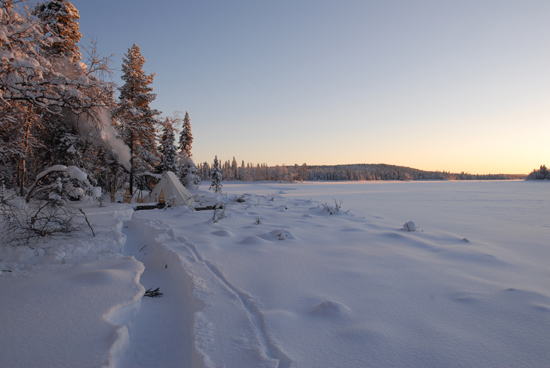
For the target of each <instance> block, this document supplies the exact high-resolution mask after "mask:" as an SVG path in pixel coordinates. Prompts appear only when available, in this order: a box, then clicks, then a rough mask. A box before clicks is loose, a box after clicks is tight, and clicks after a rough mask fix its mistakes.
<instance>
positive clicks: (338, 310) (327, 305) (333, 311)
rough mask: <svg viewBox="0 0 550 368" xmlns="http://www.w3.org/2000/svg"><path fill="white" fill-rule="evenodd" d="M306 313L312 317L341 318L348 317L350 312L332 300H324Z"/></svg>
mask: <svg viewBox="0 0 550 368" xmlns="http://www.w3.org/2000/svg"><path fill="white" fill-rule="evenodd" d="M308 313H309V314H310V315H313V316H321V317H329V318H342V317H346V316H348V315H349V314H350V313H351V310H350V309H349V308H348V307H347V306H345V305H344V304H342V303H339V302H335V301H332V300H325V301H323V302H321V303H318V304H316V305H314V306H313V307H312V308H311V309H310V310H309V312H308Z"/></svg>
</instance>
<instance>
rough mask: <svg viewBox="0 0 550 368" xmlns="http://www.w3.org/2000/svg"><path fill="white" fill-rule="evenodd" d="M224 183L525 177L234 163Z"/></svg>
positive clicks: (203, 169)
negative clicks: (237, 181)
mask: <svg viewBox="0 0 550 368" xmlns="http://www.w3.org/2000/svg"><path fill="white" fill-rule="evenodd" d="M221 170H222V175H223V180H224V181H233V180H239V181H290V182H292V181H359V180H511V179H524V178H525V177H526V175H509V174H484V175H479V174H469V173H464V172H462V173H451V172H445V171H423V170H418V169H413V168H410V167H404V166H395V165H386V164H355V165H327V166H318V165H316V166H308V165H307V164H302V165H292V166H288V165H276V166H268V165H267V164H252V163H246V164H245V162H244V161H242V162H241V164H240V165H238V164H237V161H236V160H235V159H234V158H233V161H226V162H224V163H223V164H221ZM198 171H199V175H200V177H201V178H202V180H210V179H211V176H210V175H211V171H212V170H211V164H209V163H207V162H204V163H202V164H199V165H198Z"/></svg>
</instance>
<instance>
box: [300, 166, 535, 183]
mask: <svg viewBox="0 0 550 368" xmlns="http://www.w3.org/2000/svg"><path fill="white" fill-rule="evenodd" d="M308 174H309V176H310V177H311V180H513V179H524V178H525V177H526V176H527V175H524V174H470V173H466V172H461V173H451V172H447V171H426V170H420V169H415V168H411V167H406V166H397V165H389V164H344V165H312V166H308Z"/></svg>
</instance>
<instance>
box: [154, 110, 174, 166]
mask: <svg viewBox="0 0 550 368" xmlns="http://www.w3.org/2000/svg"><path fill="white" fill-rule="evenodd" d="M174 139H175V133H174V126H173V125H172V122H171V121H170V118H166V120H165V121H164V124H163V127H162V136H161V139H160V149H159V151H160V155H161V160H160V163H159V164H158V166H157V170H156V171H157V172H159V173H161V174H164V173H165V172H167V171H172V172H173V173H175V174H176V175H177V174H178V171H179V170H178V166H177V162H176V161H177V152H176V146H175V145H174Z"/></svg>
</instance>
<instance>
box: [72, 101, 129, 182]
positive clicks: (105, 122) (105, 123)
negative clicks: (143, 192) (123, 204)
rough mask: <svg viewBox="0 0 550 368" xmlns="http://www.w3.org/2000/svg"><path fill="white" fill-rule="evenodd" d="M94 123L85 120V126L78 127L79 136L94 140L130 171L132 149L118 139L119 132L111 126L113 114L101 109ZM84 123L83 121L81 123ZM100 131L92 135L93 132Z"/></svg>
mask: <svg viewBox="0 0 550 368" xmlns="http://www.w3.org/2000/svg"><path fill="white" fill-rule="evenodd" d="M96 112H97V116H96V119H94V121H93V122H92V121H88V120H85V121H84V124H79V125H78V132H79V134H80V135H81V136H82V137H84V138H86V139H90V138H92V139H93V140H94V141H95V143H96V144H98V145H101V146H103V147H105V148H107V149H108V150H109V151H110V152H111V153H112V154H113V155H114V156H115V157H116V160H117V162H118V163H119V164H120V165H121V166H124V167H125V168H126V170H128V171H130V157H131V153H130V147H128V146H127V145H126V144H125V143H124V141H123V140H121V139H120V138H118V137H117V132H116V131H115V129H114V128H113V126H112V125H111V114H110V112H109V110H108V109H106V108H100V110H99V111H96ZM81 122H82V121H81ZM97 130H99V137H98V136H97V133H95V134H92V132H93V131H97Z"/></svg>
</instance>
